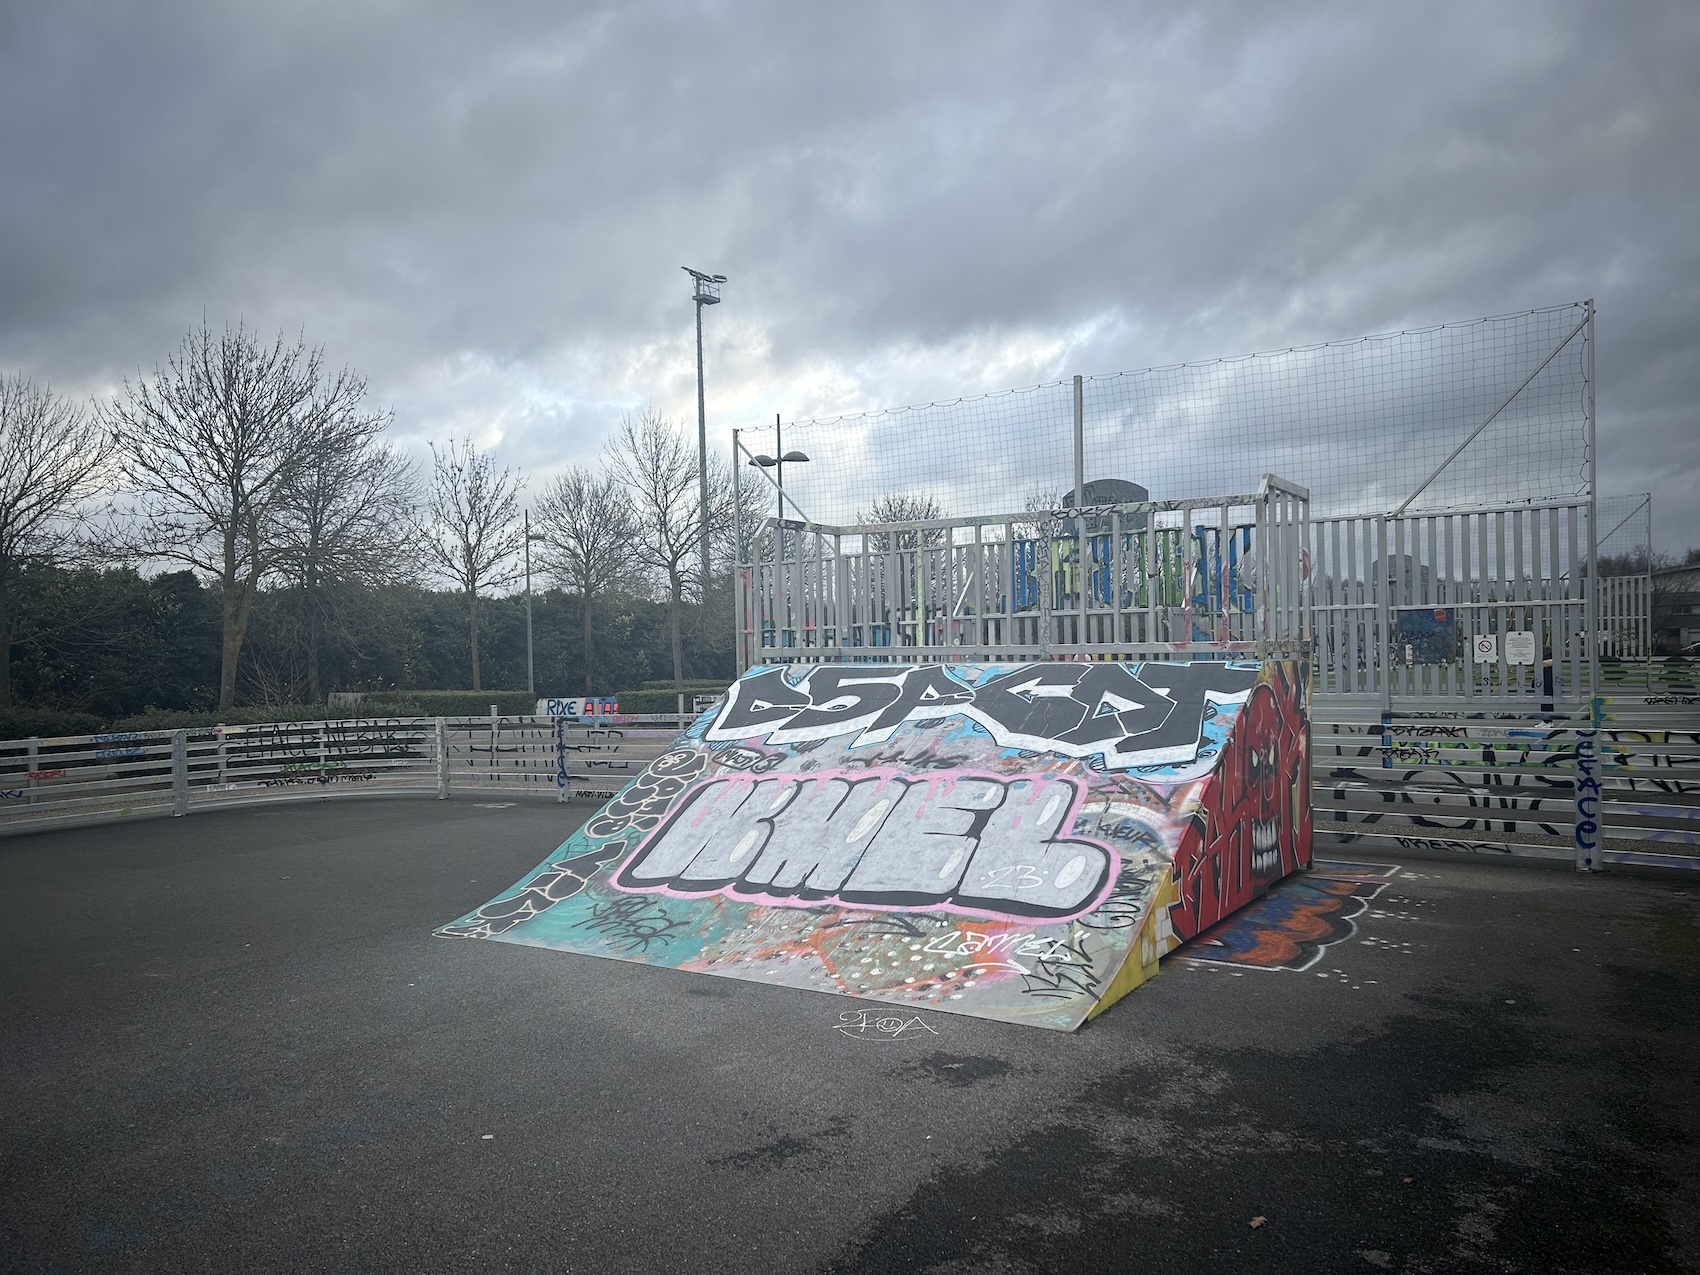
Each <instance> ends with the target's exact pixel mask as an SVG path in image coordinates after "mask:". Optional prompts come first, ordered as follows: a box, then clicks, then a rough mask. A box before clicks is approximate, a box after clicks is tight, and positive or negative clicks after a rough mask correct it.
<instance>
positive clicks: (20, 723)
mask: <svg viewBox="0 0 1700 1275" xmlns="http://www.w3.org/2000/svg"><path fill="white" fill-rule="evenodd" d="M105 728H106V719H105V718H102V717H96V716H95V715H94V714H92V713H64V712H60V711H59V710H58V709H52V708H12V709H7V710H5V711H4V712H0V739H29V738H30V737H31V736H39V737H40V738H42V739H49V738H52V737H54V736H57V735H93V734H95V733H97V732H99V731H101V730H104V729H105Z"/></svg>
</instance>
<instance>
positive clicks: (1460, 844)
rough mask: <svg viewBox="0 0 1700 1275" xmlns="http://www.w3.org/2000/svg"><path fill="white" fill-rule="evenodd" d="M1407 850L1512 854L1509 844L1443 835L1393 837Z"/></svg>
mask: <svg viewBox="0 0 1700 1275" xmlns="http://www.w3.org/2000/svg"><path fill="white" fill-rule="evenodd" d="M1393 839H1394V840H1395V841H1397V842H1398V843H1399V844H1400V845H1401V846H1402V847H1404V848H1405V849H1406V850H1453V851H1461V852H1463V853H1465V854H1480V853H1482V852H1483V851H1487V852H1489V853H1499V854H1510V853H1511V851H1510V848H1509V847H1507V846H1497V845H1494V844H1492V843H1491V842H1486V841H1448V840H1446V839H1445V838H1443V837H1395V838H1393Z"/></svg>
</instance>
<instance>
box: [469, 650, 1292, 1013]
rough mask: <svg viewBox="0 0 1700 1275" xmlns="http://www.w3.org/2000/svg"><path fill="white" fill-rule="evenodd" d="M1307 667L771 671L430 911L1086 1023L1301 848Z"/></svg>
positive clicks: (1271, 877)
mask: <svg viewBox="0 0 1700 1275" xmlns="http://www.w3.org/2000/svg"><path fill="white" fill-rule="evenodd" d="M1306 672H1307V671H1306V669H1305V668H1304V667H1303V666H1302V665H1301V664H1298V663H1296V662H1291V661H1276V662H1268V663H1264V664H1256V663H1221V662H1210V663H1204V662H1196V663H1148V664H1117V663H1104V662H1097V663H1034V664H1018V665H970V664H960V665H951V666H942V665H915V666H903V665H823V666H816V667H813V668H811V669H806V670H798V671H794V672H793V671H788V670H786V669H784V668H780V667H757V668H754V669H752V670H750V672H748V673H746V674H745V675H744V676H743V677H742V678H740V679H739V680H738V681H737V682H735V683H734V684H733V685H732V687H731V688H730V690H729V691H728V693H727V695H726V697H725V699H724V700H723V701H722V702H721V703H720V704H719V705H717V706H716V707H715V708H713V709H711V710H709V711H708V712H707V713H705V714H704V715H703V716H702V717H701V718H700V719H699V720H698V721H696V722H695V723H694V724H693V725H692V726H691V728H690V729H689V730H688V731H686V732H685V733H684V734H683V735H681V736H680V737H679V739H678V740H677V741H676V742H675V743H674V745H673V747H672V748H671V749H669V751H668V752H667V753H666V754H665V755H663V756H662V757H661V758H659V759H658V760H657V761H656V762H654V763H653V764H652V765H651V766H650V767H649V769H648V770H647V771H645V772H644V773H643V774H642V775H641V776H639V777H638V778H637V779H636V780H634V781H633V782H632V783H631V784H629V785H627V787H625V788H624V789H623V790H622V791H621V792H620V793H619V794H618V795H617V796H616V797H615V798H614V799H613V800H612V801H610V802H608V803H607V805H605V806H604V807H602V809H600V810H599V811H598V812H597V813H596V814H595V815H593V816H592V817H591V818H590V819H589V820H588V821H587V822H586V823H585V824H584V826H583V827H582V828H581V829H579V831H577V832H575V833H574V834H573V835H572V836H571V837H570V838H569V839H568V840H567V841H566V843H565V844H564V845H562V846H561V847H560V849H559V850H557V851H556V852H555V853H554V854H552V855H551V856H549V858H548V859H547V860H545V861H544V862H543V863H542V864H540V865H539V866H538V868H537V869H536V871H534V872H533V873H532V874H531V875H529V876H528V877H526V878H525V879H524V880H522V881H520V882H519V883H517V884H516V885H515V886H514V887H513V888H512V889H510V890H507V891H505V892H504V893H503V894H502V895H500V896H499V897H497V898H496V899H494V900H492V901H491V902H489V903H487V904H485V905H484V906H483V907H481V908H479V909H477V910H476V911H474V912H472V913H469V914H468V915H466V916H464V917H461V918H460V919H459V920H457V921H454V922H452V923H450V924H448V925H446V926H443V927H442V928H441V929H440V930H439V931H438V933H440V934H443V935H447V936H457V937H467V938H492V939H499V940H501V941H504V942H510V943H523V944H528V945H531V946H537V947H548V948H556V949H559V950H562V951H569V952H577V953H582V954H585V955H590V956H603V957H611V958H615V959H619V960H627V961H636V962H641V963H644V964H651V965H666V966H671V967H674V968H677V969H682V970H691V971H696V972H700V973H706V974H718V975H723V976H727V977H732V978H742V979H749V980H753V981H757V982H764V983H774V984H780V985H784V986H789V987H803V988H812V989H814V990H817V991H826V992H838V993H844V994H847V995H851V996H858V997H864V998H868V999H871V1000H876V1001H883V1002H888V1003H891V1004H894V1005H897V1006H900V1007H907V1008H911V1009H921V1008H928V1009H939V1010H947V1011H951V1012H955V1013H964V1014H973V1015H977V1016H980V1017H987V1018H999V1019H1006V1020H1009V1021H1014V1022H1024V1023H1030V1024H1033V1025H1035V1026H1041V1027H1050V1028H1056V1029H1061V1030H1070V1029H1072V1028H1074V1027H1077V1026H1079V1024H1080V1023H1081V1022H1082V1021H1084V1020H1085V1019H1086V1018H1088V1017H1090V1016H1091V1015H1092V1014H1093V1013H1095V1012H1097V1011H1098V1010H1100V1009H1101V1008H1103V1007H1105V1006H1107V1005H1108V1004H1110V1003H1112V1002H1113V1001H1114V1000H1115V999H1117V998H1118V997H1119V996H1121V995H1123V994H1125V993H1126V992H1127V991H1128V990H1130V989H1131V988H1133V987H1135V986H1137V985H1138V984H1139V983H1140V982H1142V981H1144V979H1145V978H1147V977H1149V976H1150V975H1151V974H1152V973H1154V972H1155V970H1156V966H1157V961H1158V959H1159V958H1160V957H1161V956H1162V955H1163V954H1164V953H1165V952H1167V951H1169V950H1171V949H1172V948H1173V947H1174V946H1176V945H1177V944H1178V943H1180V942H1181V941H1183V940H1185V939H1186V938H1189V937H1191V936H1192V935H1194V934H1196V933H1198V932H1199V931H1201V930H1203V929H1205V928H1208V927H1209V926H1210V925H1213V924H1215V923H1216V922H1217V921H1219V920H1220V919H1221V918H1222V917H1224V916H1226V915H1228V914H1229V913H1231V912H1233V911H1234V910H1236V909H1237V908H1239V907H1241V906H1243V905H1244V904H1245V903H1247V902H1249V901H1250V900H1251V899H1252V898H1254V897H1257V895H1259V894H1260V893H1262V892H1263V891H1265V890H1267V888H1268V886H1269V885H1270V884H1271V883H1272V882H1274V881H1276V880H1279V879H1280V878H1281V877H1283V876H1285V875H1286V874H1288V873H1290V872H1293V871H1295V870H1296V869H1298V868H1300V867H1303V866H1304V865H1305V864H1306V863H1308V861H1309V853H1310V815H1309V802H1308V793H1309V773H1308V758H1307V738H1308V730H1307V728H1306V716H1305V714H1306V695H1305V687H1306V681H1307V677H1306Z"/></svg>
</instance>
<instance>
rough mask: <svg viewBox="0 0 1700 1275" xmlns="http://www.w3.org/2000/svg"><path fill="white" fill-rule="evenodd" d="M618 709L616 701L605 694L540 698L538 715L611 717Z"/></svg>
mask: <svg viewBox="0 0 1700 1275" xmlns="http://www.w3.org/2000/svg"><path fill="white" fill-rule="evenodd" d="M619 711H620V705H619V704H618V702H616V701H614V700H611V699H608V698H607V697H606V696H596V695H592V696H583V697H575V698H572V699H540V700H538V701H537V715H538V716H539V717H611V716H612V715H613V714H615V713H618V712H619Z"/></svg>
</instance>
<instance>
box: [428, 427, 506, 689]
mask: <svg viewBox="0 0 1700 1275" xmlns="http://www.w3.org/2000/svg"><path fill="white" fill-rule="evenodd" d="M521 485H522V480H521V479H520V477H519V476H518V475H517V474H515V473H514V472H513V471H512V470H510V469H508V468H507V467H506V466H503V467H502V469H501V471H500V472H498V471H497V469H496V462H495V458H494V457H492V456H491V455H490V453H489V452H480V451H479V450H478V449H477V448H476V447H474V446H473V445H472V440H471V439H464V440H462V441H461V442H459V443H457V442H455V441H454V440H453V439H450V440H449V441H448V442H447V443H445V444H444V445H443V446H442V447H441V448H439V447H438V446H437V444H435V443H432V444H431V489H430V492H429V494H428V496H427V500H426V509H425V515H426V527H425V529H424V535H423V536H422V537H421V540H420V543H421V545H422V546H423V548H424V550H425V556H426V557H427V558H428V559H430V561H431V563H432V565H433V566H435V567H436V568H437V570H438V571H439V572H441V573H442V575H444V576H445V577H447V578H448V580H449V581H450V582H451V583H452V584H453V585H454V586H455V587H456V588H457V589H459V590H460V591H461V593H462V595H464V596H465V598H466V622H467V630H468V632H469V633H470V634H471V637H472V689H473V690H475V691H481V690H483V689H484V685H483V682H482V680H481V678H480V675H479V667H478V600H479V594H480V593H481V592H482V591H483V590H485V589H499V588H501V587H502V586H503V585H508V584H512V583H513V582H514V581H515V580H517V579H519V578H520V575H521V569H520V567H519V565H518V563H517V562H516V561H515V559H516V558H517V557H518V555H519V551H520V550H521V548H523V547H524V543H525V542H524V539H523V537H524V535H525V531H524V529H523V528H522V527H521V526H520V523H519V490H520V487H521Z"/></svg>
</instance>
